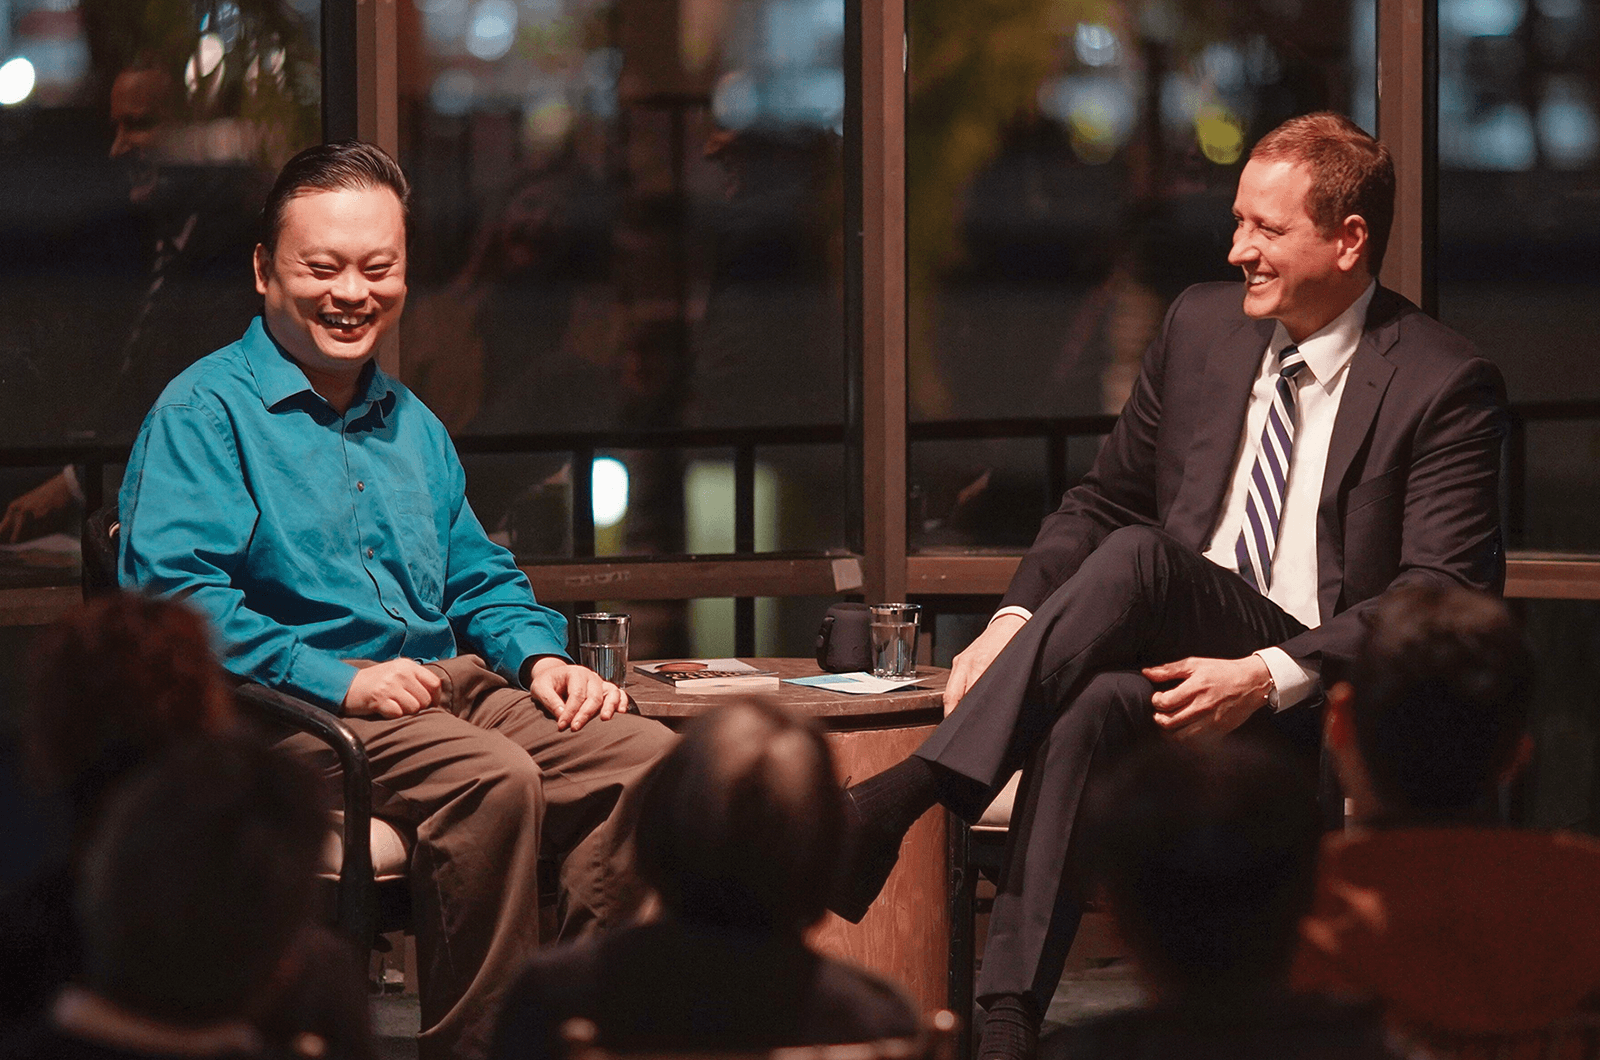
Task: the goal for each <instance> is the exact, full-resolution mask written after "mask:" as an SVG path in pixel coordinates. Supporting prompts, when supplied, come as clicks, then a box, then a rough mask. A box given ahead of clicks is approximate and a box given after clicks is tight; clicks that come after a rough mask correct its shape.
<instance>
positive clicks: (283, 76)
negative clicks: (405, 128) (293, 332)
mask: <svg viewBox="0 0 1600 1060" xmlns="http://www.w3.org/2000/svg"><path fill="white" fill-rule="evenodd" d="M320 11H321V5H320V3H319V2H318V0H7V2H5V3H0V144H3V145H4V146H3V149H0V384H3V385H0V401H3V403H4V407H3V409H0V445H4V446H8V447H28V446H42V445H55V446H59V445H62V444H96V445H120V444H126V443H128V442H130V441H131V440H132V438H133V435H134V433H135V431H136V430H137V428H138V426H139V423H140V420H141V419H142V418H143V416H144V414H145V412H146V411H147V410H148V409H149V407H150V405H151V404H152V402H153V401H154V400H155V398H156V396H157V395H158V394H159V393H160V391H161V388H162V387H163V386H165V385H166V383H167V382H168V381H169V380H170V379H171V378H172V377H173V376H174V375H175V374H176V373H177V372H179V371H181V370H182V369H183V368H184V367H186V366H187V365H188V364H189V363H191V362H192V361H194V360H195V359H196V358H198V357H201V356H203V355H205V354H206V353H209V352H211V351H212V350H214V349H217V348H218V347H220V346H223V345H226V344H227V343H229V342H232V341H233V340H234V339H236V338H238V337H239V336H240V335H241V334H243V332H244V329H245V326H246V325H247V324H248V322H249V320H250V317H251V316H253V315H254V314H255V312H256V310H257V308H258V305H259V298H258V297H257V295H256V293H255V290H254V283H253V277H252V274H251V265H250V254H251V250H252V248H253V246H254V245H255V242H256V235H257V233H256V218H257V215H258V213H259V211H260V206H261V199H262V197H263V195H264V193H265V189H266V187H267V185H268V184H269V182H270V181H271V179H272V176H273V175H274V174H275V173H276V171H277V169H278V168H279V167H280V166H281V165H282V164H283V162H284V161H286V160H287V159H288V157H289V156H290V155H291V154H293V153H294V152H295V151H297V150H299V149H300V148H302V147H304V146H306V145H307V144H309V143H312V142H314V141H315V140H317V139H318V137H319V135H320V127H319V120H318V116H317V115H318V109H319V105H320V96H321V88H320V72H319V65H318V64H319V59H318V40H317V26H318V23H319V19H320ZM40 477H41V476H40V473H34V474H32V475H31V476H28V477H23V476H10V477H8V478H6V479H5V480H4V481H3V483H0V493H3V495H4V498H5V500H6V501H10V502H12V503H11V504H10V506H9V507H8V508H7V510H6V516H5V517H4V521H3V522H0V538H4V539H6V540H11V539H15V538H18V537H32V536H36V535H37V534H40V533H43V532H46V531H50V530H57V529H61V528H62V527H63V526H65V525H66V523H67V522H68V521H69V520H70V518H71V517H72V516H73V514H75V511H76V508H77V506H78V504H80V503H81V500H82V494H81V486H82V483H81V481H80V479H81V477H82V476H81V475H80V474H79V473H78V471H77V470H75V468H73V467H69V468H67V469H65V470H64V471H63V470H61V469H59V468H58V469H56V470H55V471H54V472H53V473H51V474H50V475H49V477H48V478H46V479H45V481H44V482H42V483H41V482H40V481H39V479H40Z"/></svg>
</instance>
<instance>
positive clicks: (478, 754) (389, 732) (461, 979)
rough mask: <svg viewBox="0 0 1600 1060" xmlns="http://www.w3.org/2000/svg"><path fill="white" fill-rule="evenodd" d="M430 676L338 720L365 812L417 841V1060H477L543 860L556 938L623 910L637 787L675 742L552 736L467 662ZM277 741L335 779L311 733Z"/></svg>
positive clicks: (518, 694) (615, 729)
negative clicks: (405, 701)
mask: <svg viewBox="0 0 1600 1060" xmlns="http://www.w3.org/2000/svg"><path fill="white" fill-rule="evenodd" d="M429 668H430V669H432V670H434V671H435V672H436V673H438V674H439V675H440V677H441V678H442V679H443V684H444V687H443V690H442V691H441V693H440V705H439V706H438V707H432V708H429V709H427V710H424V711H422V712H420V713H418V714H414V715H411V716H409V717H404V718H394V719H389V718H376V717H347V718H345V719H344V721H345V724H347V725H349V726H350V728H351V729H352V730H353V731H354V732H355V734H356V736H358V737H359V738H360V739H361V741H362V743H364V744H365V745H366V750H367V757H368V759H369V760H370V761H371V763H372V777H373V790H372V808H373V812H374V813H376V814H379V815H380V816H383V817H388V818H391V819H395V820H401V821H405V822H407V823H408V824H410V825H412V826H413V827H414V828H415V829H416V833H417V843H416V848H415V850H414V851H413V853H412V856H411V895H412V919H413V930H414V931H415V934H416V940H417V960H418V965H419V969H418V971H419V976H420V979H421V982H420V983H419V989H420V993H421V1001H422V1032H421V1034H420V1035H419V1037H418V1046H419V1050H418V1051H419V1060H447V1058H454V1060H478V1058H481V1057H484V1056H486V1055H487V1053H488V1050H489V1043H490V1038H491V1037H492V1034H493V1031H494V1021H495V1017H496V1015H497V1014H498V1008H499V1001H500V998H501V995H502V994H503V993H504V991H505V989H506V988H507V987H508V986H509V985H510V982H511V980H512V979H513V978H514V977H515V975H516V974H517V972H518V971H519V970H520V969H521V967H522V964H523V962H524V961H525V960H526V959H527V958H528V956H529V955H530V954H532V953H533V952H534V950H535V949H536V948H537V947H538V944H539V894H538V873H537V862H538V859H539V856H540V854H541V852H543V853H545V854H547V855H550V856H553V857H556V858H559V859H560V887H561V893H560V899H559V905H558V922H559V924H560V930H559V937H560V938H562V939H566V938H571V937H574V936H576V935H579V934H583V933H586V932H587V931H590V930H594V929H598V928H604V927H610V926H613V925H615V924H617V923H619V922H620V921H622V920H624V919H626V918H627V917H628V916H629V915H630V914H632V913H633V912H634V911H635V909H636V907H637V905H638V902H639V898H640V894H639V888H638V885H637V884H636V882H635V880H634V877H633V873H632V871H631V844H630V842H629V840H630V837H631V832H632V826H633V821H634V818H635V816H636V810H635V803H636V801H637V792H638V788H639V781H640V780H642V779H643V777H644V775H645V774H646V773H647V772H648V771H649V769H650V767H651V766H652V765H653V764H654V763H655V762H656V760H657V759H659V758H660V757H661V756H662V755H663V754H664V753H665V752H666V751H667V749H668V748H669V747H670V746H671V745H672V742H673V740H674V737H673V736H672V734H671V733H670V732H669V731H668V730H667V729H666V728H665V727H664V726H662V725H661V724H660V723H658V722H654V721H649V720H647V719H644V718H640V717H638V716H636V715H618V716H616V717H613V718H612V719H611V720H610V721H600V720H599V719H598V718H597V719H595V720H593V721H591V722H589V724H587V725H585V726H584V727H583V729H582V730H580V731H578V732H571V731H558V730H557V729H556V723H555V721H554V720H553V719H552V718H551V717H550V716H549V715H548V714H546V713H545V712H544V711H543V710H542V709H541V708H540V707H539V706H538V705H537V704H536V703H534V702H533V700H532V699H531V698H530V697H529V695H528V693H526V692H524V691H522V690H520V689H518V688H514V687H511V686H510V685H509V684H508V683H507V682H506V680H505V679H504V678H502V677H501V676H499V675H498V674H496V673H494V672H493V671H491V670H489V669H488V668H487V667H486V666H485V665H484V663H483V660H482V659H480V658H479V657H477V656H475V655H463V656H460V657H458V658H454V659H445V660H442V661H440V662H438V663H430V664H429ZM281 746H283V747H284V748H286V749H288V750H290V751H292V752H293V753H295V754H298V755H301V756H303V757H305V758H306V759H307V760H309V761H310V762H311V763H312V764H313V765H315V766H316V767H317V768H319V769H321V770H322V771H324V772H325V773H326V774H328V775H337V773H338V764H337V762H336V761H335V759H334V756H333V753H332V751H330V750H329V749H328V748H327V747H326V746H325V745H324V744H322V743H321V742H320V741H318V740H316V739H315V738H313V737H311V736H309V735H306V734H303V733H298V734H295V735H292V736H290V737H287V738H286V739H285V740H283V741H282V744H281Z"/></svg>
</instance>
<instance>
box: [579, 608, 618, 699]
mask: <svg viewBox="0 0 1600 1060" xmlns="http://www.w3.org/2000/svg"><path fill="white" fill-rule="evenodd" d="M578 665H579V666H587V667H588V668H589V669H591V670H593V671H594V672H595V673H597V674H599V675H600V676H601V677H603V678H605V679H606V680H607V681H610V682H611V683H612V684H614V685H616V686H618V687H619V688H620V687H621V686H622V681H623V679H624V678H625V677H627V676H628V616H627V615H625V614H622V613H621V612H617V611H595V612H591V613H589V614H586V615H579V616H578Z"/></svg>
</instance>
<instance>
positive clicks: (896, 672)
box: [872, 604, 922, 677]
mask: <svg viewBox="0 0 1600 1060" xmlns="http://www.w3.org/2000/svg"><path fill="white" fill-rule="evenodd" d="M921 618H922V606H921V605H920V604H873V605H872V676H873V677H915V676H916V675H917V626H918V624H919V622H920V621H921Z"/></svg>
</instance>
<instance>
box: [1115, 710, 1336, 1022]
mask: <svg viewBox="0 0 1600 1060" xmlns="http://www.w3.org/2000/svg"><path fill="white" fill-rule="evenodd" d="M1087 832H1088V835H1089V839H1090V843H1091V847H1092V850H1093V861H1092V864H1094V865H1095V866H1096V871H1097V881H1098V883H1099V885H1100V887H1101V889H1102V890H1103V893H1104V895H1105V897H1106V900H1107V901H1108V903H1109V905H1110V908H1111V911H1112V914H1113V916H1114V917H1115V918H1116V921H1117V925H1118V927H1119V929H1120V930H1121V931H1122V933H1123V936H1124V938H1125V939H1126V941H1127V943H1128V945H1129V947H1130V948H1131V950H1132V951H1133V954H1134V957H1135V959H1136V960H1137V962H1138V965H1139V968H1140V971H1141V972H1142V974H1143V975H1144V977H1145V979H1146V984H1147V986H1148V987H1149V988H1150V989H1151V991H1152V993H1153V994H1154V995H1155V997H1156V998H1157V1000H1159V1001H1161V1002H1163V1003H1169V1004H1190V1003H1196V1002H1202V1003H1207V1002H1217V1003H1224V1004H1226V1003H1230V1002H1233V1003H1237V1002H1243V1001H1249V1000H1250V999H1253V998H1257V997H1260V996H1263V995H1267V994H1272V993H1277V992H1281V991H1282V990H1284V989H1286V982H1287V978H1288V972H1289V964H1290V961H1291V959H1292V957H1293V955H1294V951H1295V947H1296V945H1297V944H1298V940H1299V934H1298V926H1299V922H1300V920H1301V918H1302V917H1304V916H1305V914H1306V913H1307V912H1308V911H1309V910H1310V908H1311V898H1312V888H1313V880H1314V876H1315V870H1316V857H1317V846H1318V842H1319V840H1320V837H1321V825H1320V821H1319V817H1318V812H1317V802H1316V796H1315V793H1314V792H1313V790H1312V787H1311V783H1310V781H1309V779H1308V778H1307V777H1306V776H1305V774H1304V772H1303V771H1302V770H1300V769H1299V768H1297V767H1296V765H1295V764H1293V763H1291V762H1289V761H1286V760H1285V759H1284V758H1283V756H1282V755H1281V754H1274V753H1273V752H1272V751H1271V750H1270V749H1268V748H1266V747H1262V746H1257V745H1256V744H1255V743H1253V742H1251V741H1247V740H1244V739H1228V740H1222V741H1218V742H1214V743H1206V744H1200V745H1196V744H1193V743H1188V742H1177V741H1169V740H1161V741H1157V742H1153V743H1151V744H1150V745H1148V746H1146V747H1145V748H1143V749H1141V750H1140V751H1137V752H1135V753H1134V754H1133V755H1132V756H1130V757H1129V758H1128V759H1126V760H1125V761H1124V762H1123V763H1122V764H1121V765H1120V766H1119V767H1118V768H1117V769H1116V770H1115V772H1114V773H1113V774H1112V775H1111V776H1110V777H1108V778H1107V780H1106V781H1105V782H1104V783H1102V784H1098V785H1096V787H1095V788H1094V789H1093V790H1092V793H1091V797H1090V802H1089V807H1088V821H1087Z"/></svg>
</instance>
